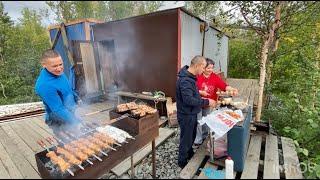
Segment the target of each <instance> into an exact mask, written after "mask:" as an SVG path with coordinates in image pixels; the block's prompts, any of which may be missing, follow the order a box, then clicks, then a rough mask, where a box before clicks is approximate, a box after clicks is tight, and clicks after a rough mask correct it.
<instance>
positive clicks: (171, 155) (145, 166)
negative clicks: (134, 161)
mask: <svg viewBox="0 0 320 180" xmlns="http://www.w3.org/2000/svg"><path fill="white" fill-rule="evenodd" d="M173 130H175V133H174V134H173V135H172V136H171V137H170V138H168V139H167V140H166V141H165V142H164V143H163V144H162V145H160V146H158V148H157V151H156V159H157V162H156V168H157V178H159V179H178V178H179V174H180V171H181V168H180V167H179V166H178V164H177V163H178V145H179V135H180V130H179V129H178V128H174V129H173ZM151 158H152V155H151V154H150V155H149V156H148V157H147V158H145V159H143V160H142V161H141V162H140V163H139V164H138V165H136V166H135V178H136V179H152V164H151V161H152V159H151ZM130 175H131V171H130V170H129V171H128V172H127V173H125V174H123V175H122V176H121V177H117V176H116V175H115V174H113V173H112V172H110V173H108V174H106V175H104V176H103V177H102V178H103V179H129V178H130Z"/></svg>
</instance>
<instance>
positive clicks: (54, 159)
mask: <svg viewBox="0 0 320 180" xmlns="http://www.w3.org/2000/svg"><path fill="white" fill-rule="evenodd" d="M46 156H47V157H49V158H50V159H51V161H52V162H53V164H57V165H58V166H59V168H60V170H61V171H62V172H65V171H66V170H67V169H68V168H69V167H70V164H69V163H68V162H66V161H65V160H64V159H63V158H61V157H59V156H57V154H56V153H55V152H54V151H50V152H48V153H47V154H46Z"/></svg>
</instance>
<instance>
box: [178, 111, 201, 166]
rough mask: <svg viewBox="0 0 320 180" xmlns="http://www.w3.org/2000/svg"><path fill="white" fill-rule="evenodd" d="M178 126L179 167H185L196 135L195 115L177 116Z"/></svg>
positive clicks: (190, 155)
mask: <svg viewBox="0 0 320 180" xmlns="http://www.w3.org/2000/svg"><path fill="white" fill-rule="evenodd" d="M177 118H178V122H179V126H180V144H179V157H178V164H179V166H185V165H186V164H187V163H188V160H190V159H191V157H192V156H193V154H194V152H193V149H192V145H193V142H194V140H195V138H196V133H197V115H196V114H195V115H184V114H179V113H178V114H177Z"/></svg>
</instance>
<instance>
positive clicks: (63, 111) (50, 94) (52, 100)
mask: <svg viewBox="0 0 320 180" xmlns="http://www.w3.org/2000/svg"><path fill="white" fill-rule="evenodd" d="M41 65H42V67H43V68H42V70H41V72H40V75H39V77H38V79H37V81H36V85H35V91H36V94H37V95H39V96H40V98H41V100H42V101H43V104H44V106H45V110H46V117H45V122H46V124H47V125H48V126H49V127H50V128H51V129H52V130H53V132H54V133H55V134H56V135H58V134H59V131H60V130H64V129H65V128H66V127H76V125H79V124H80V123H81V120H80V119H79V118H77V117H76V116H75V114H74V111H75V109H76V105H77V102H76V101H77V95H76V93H75V92H74V91H73V90H72V87H71V84H70V82H69V81H68V79H67V77H66V75H65V74H64V73H63V61H62V58H61V56H60V55H59V54H58V53H57V52H56V51H54V50H51V49H50V50H46V51H45V52H44V53H43V54H42V57H41Z"/></svg>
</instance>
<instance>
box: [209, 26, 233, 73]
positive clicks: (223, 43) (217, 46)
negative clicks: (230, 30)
mask: <svg viewBox="0 0 320 180" xmlns="http://www.w3.org/2000/svg"><path fill="white" fill-rule="evenodd" d="M217 34H219V32H218V31H217V30H215V29H213V28H211V27H210V28H209V30H208V31H207V32H206V35H205V41H204V56H205V57H208V58H211V59H213V60H214V61H215V70H216V71H218V70H219V60H220V63H221V71H222V72H224V75H225V77H227V73H228V41H229V39H228V37H227V36H225V35H223V36H222V37H221V38H218V36H217Z"/></svg>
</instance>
